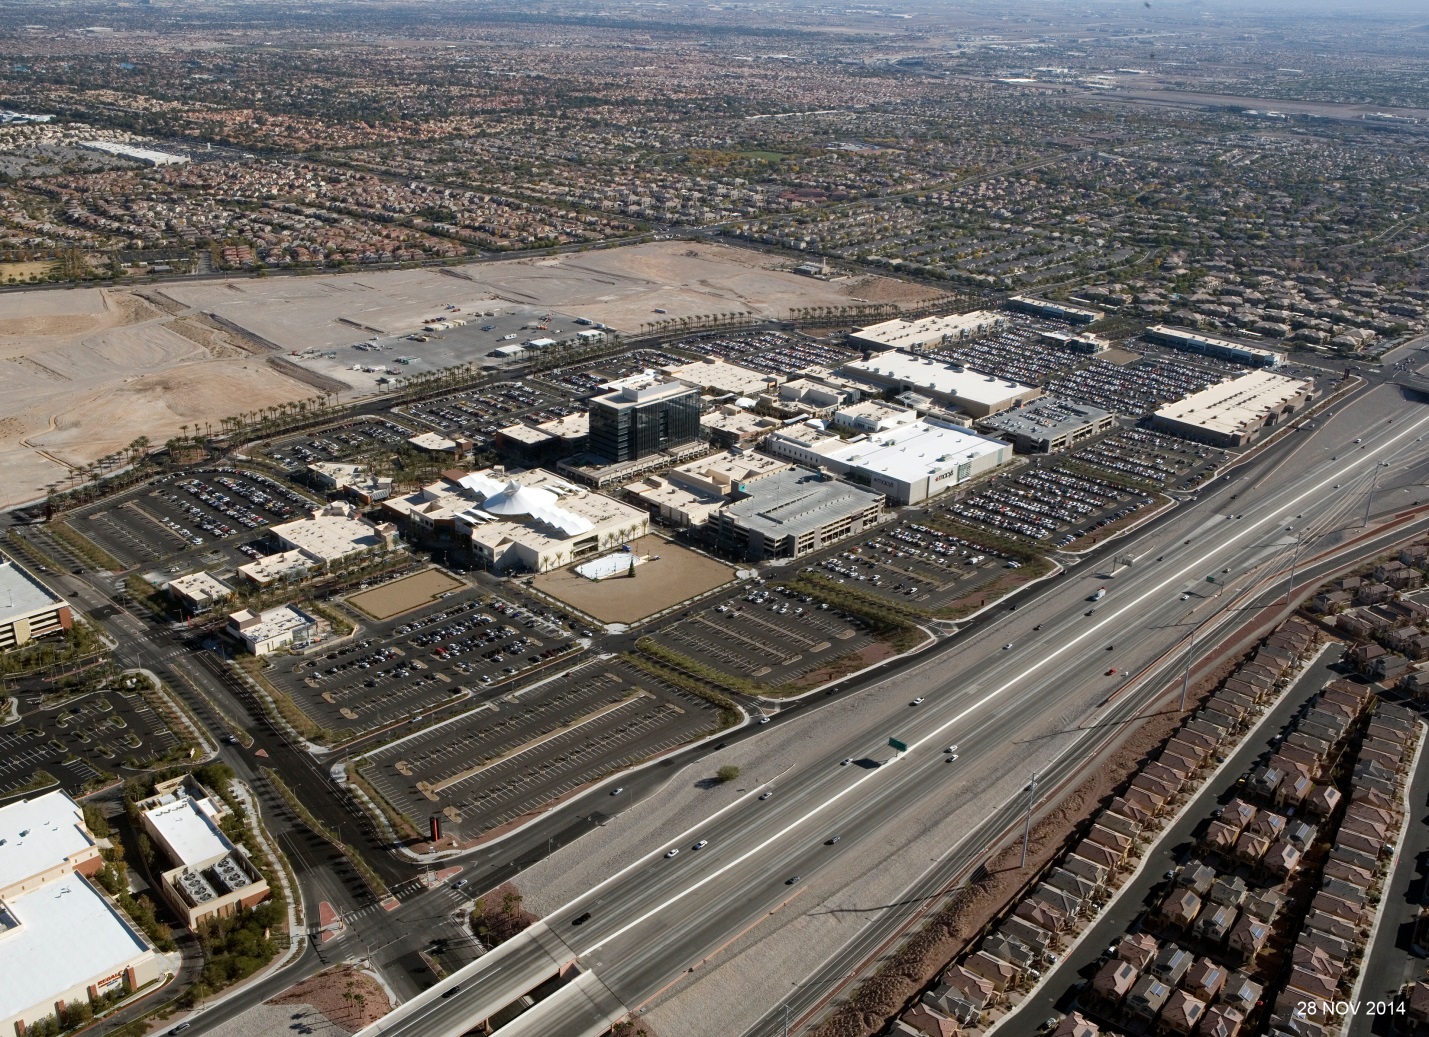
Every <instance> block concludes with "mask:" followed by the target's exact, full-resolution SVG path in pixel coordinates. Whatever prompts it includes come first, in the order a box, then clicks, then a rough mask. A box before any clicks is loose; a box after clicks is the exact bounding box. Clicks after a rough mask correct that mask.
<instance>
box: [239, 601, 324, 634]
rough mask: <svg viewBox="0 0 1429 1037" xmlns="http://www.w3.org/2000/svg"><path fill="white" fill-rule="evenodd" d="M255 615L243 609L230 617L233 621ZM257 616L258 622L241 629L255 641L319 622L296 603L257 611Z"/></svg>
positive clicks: (242, 632)
mask: <svg viewBox="0 0 1429 1037" xmlns="http://www.w3.org/2000/svg"><path fill="white" fill-rule="evenodd" d="M253 616H254V613H252V612H249V611H248V610H247V609H242V610H240V611H238V612H235V613H233V615H231V616H229V617H228V618H229V619H230V620H232V621H241V620H247V619H251V618H253ZM257 617H258V622H257V623H255V624H253V625H252V626H249V627H243V628H242V629H240V631H239V632H240V633H241V634H243V636H244V637H247V638H249V639H250V640H253V641H266V640H268V639H269V638H270V637H277V636H279V635H280V634H286V633H287V632H288V631H290V630H300V629H302V628H303V627H306V626H312V625H313V624H315V623H316V622H317V620H315V619H313V617H312V616H310V615H308V614H307V613H306V612H304V611H303V610H302V609H300V608H298V607H297V606H296V605H279V606H278V607H277V608H274V609H268V610H267V611H266V612H259V613H257Z"/></svg>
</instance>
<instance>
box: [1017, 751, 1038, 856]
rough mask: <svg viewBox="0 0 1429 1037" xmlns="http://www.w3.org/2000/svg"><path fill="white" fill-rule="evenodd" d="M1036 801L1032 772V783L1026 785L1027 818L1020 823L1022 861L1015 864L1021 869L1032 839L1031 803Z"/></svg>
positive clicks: (1034, 781) (1035, 787) (1034, 773)
mask: <svg viewBox="0 0 1429 1037" xmlns="http://www.w3.org/2000/svg"><path fill="white" fill-rule="evenodd" d="M1036 802H1037V772H1036V771H1033V772H1032V783H1031V784H1029V785H1028V786H1027V819H1026V820H1025V821H1024V822H1023V823H1022V861H1021V863H1019V864H1018V865H1017V867H1018V869H1019V870H1021V869H1022V868H1025V867H1026V866H1027V845H1028V843H1030V842H1031V841H1032V805H1033V804H1034V803H1036Z"/></svg>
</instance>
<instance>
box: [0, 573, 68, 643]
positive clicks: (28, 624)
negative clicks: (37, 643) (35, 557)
mask: <svg viewBox="0 0 1429 1037" xmlns="http://www.w3.org/2000/svg"><path fill="white" fill-rule="evenodd" d="M73 623H74V620H73V617H72V615H71V613H70V610H69V605H68V604H66V602H65V600H64V599H63V598H61V597H60V596H59V595H58V594H56V593H55V592H54V591H52V590H50V589H49V588H48V587H46V586H45V585H44V584H43V583H41V582H40V581H39V580H37V579H36V578H35V577H34V576H31V575H30V573H28V572H27V571H26V570H25V569H24V568H23V567H22V566H19V565H17V564H16V563H15V562H13V561H11V560H10V559H9V558H6V557H5V556H4V555H0V651H4V650H5V649H7V648H14V647H15V646H16V645H22V644H26V643H28V642H30V641H33V640H35V639H36V638H40V637H45V636H47V635H49V634H59V633H63V632H64V631H66V630H68V629H69V628H70V627H71V626H72V625H73Z"/></svg>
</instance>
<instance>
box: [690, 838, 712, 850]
mask: <svg viewBox="0 0 1429 1037" xmlns="http://www.w3.org/2000/svg"><path fill="white" fill-rule="evenodd" d="M709 844H710V841H709V840H708V839H701V840H700V841H699V842H697V843H695V845H694V846H691V847H690V849H692V850H703V849H704V848H705V847H706V846H708V845H709Z"/></svg>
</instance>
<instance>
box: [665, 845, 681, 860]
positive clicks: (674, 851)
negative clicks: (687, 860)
mask: <svg viewBox="0 0 1429 1037" xmlns="http://www.w3.org/2000/svg"><path fill="white" fill-rule="evenodd" d="M679 855H680V848H679V847H678V846H676V847H674V848H673V849H672V850H670V852H669V853H667V854H665V858H666V859H667V860H668V859H669V858H671V857H678V856H679Z"/></svg>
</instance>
